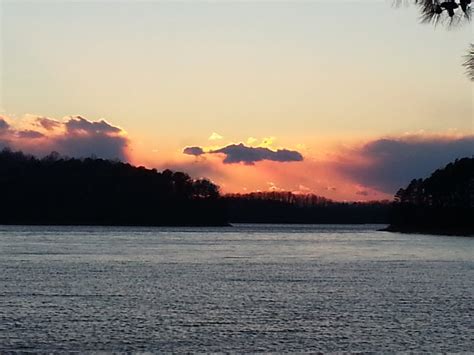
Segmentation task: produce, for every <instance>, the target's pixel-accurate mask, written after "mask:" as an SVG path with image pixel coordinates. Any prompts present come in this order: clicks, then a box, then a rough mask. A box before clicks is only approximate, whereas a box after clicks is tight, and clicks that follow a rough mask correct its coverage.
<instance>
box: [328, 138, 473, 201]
mask: <svg viewBox="0 0 474 355" xmlns="http://www.w3.org/2000/svg"><path fill="white" fill-rule="evenodd" d="M345 154H346V156H345V157H343V158H342V159H340V160H339V161H338V162H337V163H336V164H335V168H336V170H337V171H338V172H339V173H341V174H342V175H344V176H345V177H348V178H349V179H351V180H352V181H355V182H357V183H359V184H361V185H362V186H366V187H370V188H373V189H376V190H378V191H381V192H386V193H394V192H396V191H397V190H398V189H399V188H401V187H404V186H406V185H407V184H408V183H409V182H410V181H411V180H412V179H415V178H424V177H427V176H429V175H430V174H431V173H432V172H433V171H434V170H436V169H438V168H441V167H443V166H445V165H446V164H448V163H449V162H452V161H454V160H455V159H457V158H462V157H466V156H472V155H474V136H472V135H470V136H458V137H448V136H423V135H415V136H407V137H392V138H381V139H376V140H373V141H371V142H368V143H367V144H365V145H363V146H362V147H360V148H359V149H354V150H352V151H349V152H346V153H345Z"/></svg>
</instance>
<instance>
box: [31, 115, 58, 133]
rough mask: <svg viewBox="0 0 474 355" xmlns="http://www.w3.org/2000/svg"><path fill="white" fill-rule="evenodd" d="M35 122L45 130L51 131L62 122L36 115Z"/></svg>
mask: <svg viewBox="0 0 474 355" xmlns="http://www.w3.org/2000/svg"><path fill="white" fill-rule="evenodd" d="M36 123H37V124H38V125H39V126H40V127H43V128H44V129H45V130H47V131H52V130H53V129H55V128H58V127H61V125H62V123H61V122H59V121H56V120H53V119H51V118H47V117H38V118H37V119H36Z"/></svg>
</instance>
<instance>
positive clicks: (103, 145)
mask: <svg viewBox="0 0 474 355" xmlns="http://www.w3.org/2000/svg"><path fill="white" fill-rule="evenodd" d="M33 125H34V126H35V127H41V128H43V129H44V130H45V131H46V132H47V133H46V134H43V133H42V132H38V131H35V130H28V129H26V130H15V129H13V128H11V126H9V125H8V123H6V121H5V120H3V119H1V118H0V129H1V127H5V128H4V129H5V130H6V132H7V133H6V134H3V135H2V141H1V142H0V145H2V146H8V147H10V148H12V149H15V150H22V151H24V152H26V153H29V154H34V155H37V156H43V155H46V154H49V153H50V152H51V151H56V152H58V153H60V154H62V155H66V156H69V157H75V158H85V157H90V156H96V157H98V158H104V159H119V160H122V161H124V160H127V155H126V149H127V146H128V143H129V141H128V138H127V137H126V135H125V132H124V131H123V130H122V129H121V128H120V127H116V126H113V125H111V124H110V123H108V122H106V121H104V120H100V121H89V120H87V119H86V118H84V117H80V116H77V117H71V118H69V119H68V120H66V121H65V122H61V121H57V120H54V119H51V118H47V117H38V118H37V119H36V121H35V123H34V124H33ZM56 129H57V130H56ZM39 138H42V141H41V144H37V141H36V140H37V139H39Z"/></svg>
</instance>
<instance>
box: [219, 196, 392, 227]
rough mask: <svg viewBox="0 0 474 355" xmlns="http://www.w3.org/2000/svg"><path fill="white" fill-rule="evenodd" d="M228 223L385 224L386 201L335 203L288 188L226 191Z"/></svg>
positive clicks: (389, 205)
mask: <svg viewBox="0 0 474 355" xmlns="http://www.w3.org/2000/svg"><path fill="white" fill-rule="evenodd" d="M223 199H224V200H225V201H226V204H227V206H228V208H229V218H230V221H231V222H239V223H330V224H340V223H388V215H389V210H390V207H391V203H390V202H389V201H373V202H335V201H332V200H330V199H327V198H325V197H322V196H317V195H313V194H304V195H303V194H294V193H292V192H288V191H267V192H252V193H248V194H227V195H225V196H224V197H223Z"/></svg>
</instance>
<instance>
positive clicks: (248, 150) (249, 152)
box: [210, 143, 303, 165]
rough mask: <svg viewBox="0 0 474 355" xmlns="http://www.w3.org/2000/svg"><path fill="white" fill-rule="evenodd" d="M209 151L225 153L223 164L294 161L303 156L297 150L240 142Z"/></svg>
mask: <svg viewBox="0 0 474 355" xmlns="http://www.w3.org/2000/svg"><path fill="white" fill-rule="evenodd" d="M210 153H214V154H215V153H222V154H225V156H226V157H225V158H224V163H225V164H234V163H244V164H247V165H253V164H254V163H256V162H259V161H262V160H270V161H277V162H294V161H302V160H303V156H302V155H301V154H300V153H299V152H297V151H293V150H288V149H278V150H276V151H273V150H270V149H268V148H263V147H255V148H254V147H247V146H245V145H244V144H242V143H240V144H231V145H228V146H226V147H223V148H220V149H217V150H213V151H211V152H210Z"/></svg>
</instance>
